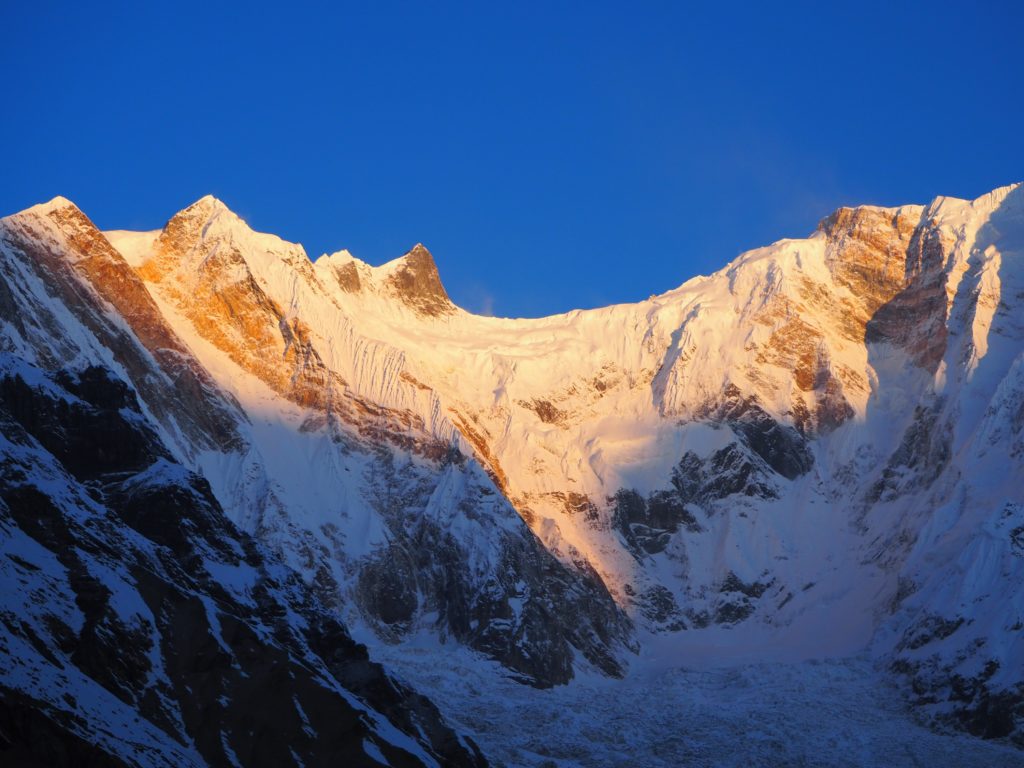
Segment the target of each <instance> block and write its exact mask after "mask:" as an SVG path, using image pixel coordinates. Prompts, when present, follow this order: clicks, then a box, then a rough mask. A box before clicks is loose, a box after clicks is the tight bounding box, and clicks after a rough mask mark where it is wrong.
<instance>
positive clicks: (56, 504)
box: [0, 353, 483, 766]
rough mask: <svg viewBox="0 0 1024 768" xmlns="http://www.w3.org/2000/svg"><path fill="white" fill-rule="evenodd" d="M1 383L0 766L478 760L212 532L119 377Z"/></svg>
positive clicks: (316, 615) (290, 583) (226, 527)
mask: <svg viewBox="0 0 1024 768" xmlns="http://www.w3.org/2000/svg"><path fill="white" fill-rule="evenodd" d="M0 370H2V373H0V424H2V427H3V429H2V432H3V442H2V446H0V448H2V455H3V462H2V464H0V531H2V536H3V552H4V554H5V557H4V558H3V561H2V562H0V573H2V578H3V581H4V583H5V587H4V595H5V599H4V605H3V609H2V611H0V649H2V652H3V656H4V659H5V664H4V673H3V677H2V679H0V733H2V738H0V754H2V755H3V756H4V761H5V763H9V764H25V765H32V764H40V765H42V764H45V765H53V766H59V765H68V766H71V765H80V764H82V761H83V760H87V761H88V762H89V763H90V764H95V765H169V766H170V765H174V766H181V765H237V764H244V765H268V766H271V765H274V766H278V765H288V764H302V765H336V764H338V761H341V762H344V763H345V764H346V765H366V766H371V765H379V764H380V762H381V761H382V760H385V761H387V763H388V764H391V765H410V766H411V765H424V764H427V765H429V764H434V765H437V764H445V765H448V764H463V765H482V764H483V759H482V757H481V756H480V755H479V753H478V752H477V751H476V750H475V747H474V746H473V745H472V743H470V742H467V741H463V740H460V739H459V738H458V737H457V736H456V735H455V734H454V733H453V732H452V731H451V730H450V729H449V728H448V727H447V726H446V725H445V724H444V722H443V721H442V720H441V718H440V716H439V715H438V713H437V711H436V710H435V709H434V708H433V706H432V705H431V704H430V703H429V702H428V701H427V700H426V699H424V698H423V697H421V696H419V695H417V694H415V693H413V692H412V691H410V690H408V689H406V688H404V687H403V686H401V685H400V684H398V683H396V682H394V681H393V680H391V679H390V678H389V677H388V676H387V675H386V674H385V673H384V671H383V670H382V669H381V668H380V667H379V666H378V665H375V664H373V663H372V662H370V661H369V658H368V656H367V653H366V650H365V648H363V647H362V646H360V645H358V644H357V643H355V642H354V641H353V640H352V639H351V637H350V636H349V634H348V632H347V631H346V629H345V627H344V626H343V625H342V624H341V623H340V622H339V621H338V620H337V618H336V617H334V616H333V615H331V614H330V613H329V612H328V611H326V610H325V609H324V608H323V607H321V606H320V604H319V602H318V601H317V599H316V597H315V595H314V594H312V593H311V591H310V590H309V588H308V587H307V586H306V585H305V584H303V583H302V582H301V581H300V580H299V579H298V578H297V577H296V576H295V575H294V574H293V573H291V572H290V571H288V570H287V569H285V568H284V567H283V566H282V565H281V564H280V563H278V562H277V561H276V559H275V558H273V557H272V556H268V555H267V554H265V551H264V549H263V547H262V546H261V545H260V544H258V543H257V542H255V541H253V540H252V539H251V538H250V537H248V536H246V535H245V534H244V533H242V532H240V531H238V530H237V529H236V528H235V526H233V525H232V524H231V523H230V522H229V521H228V519H227V517H226V516H225V515H224V512H223V510H222V509H221V508H220V506H219V505H218V503H217V500H216V498H215V497H214V496H213V494H212V493H211V491H210V487H209V484H208V483H207V482H206V481H205V480H203V479H202V478H201V477H200V476H198V475H196V474H194V473H192V472H190V471H188V470H187V469H185V468H184V467H183V466H181V465H180V464H178V463H177V462H175V461H174V459H173V457H172V456H171V454H170V452H169V451H168V450H167V448H166V447H165V446H163V445H162V444H161V443H160V440H159V438H158V437H157V435H156V433H155V432H154V431H153V430H152V429H151V428H150V427H149V425H148V424H147V419H146V418H145V415H144V414H143V412H142V410H141V409H140V406H139V402H138V400H137V399H136V397H135V394H134V392H133V390H132V389H131V387H129V386H128V385H127V384H126V383H125V382H124V381H122V380H120V379H118V378H117V377H116V376H115V375H114V374H113V373H112V372H111V371H110V370H108V369H105V368H100V367H88V368H84V369H81V370H68V369H61V370H59V371H56V372H53V373H49V374H48V373H45V372H43V371H42V370H41V369H39V368H37V367H35V366H33V365H30V364H28V363H26V362H25V361H24V360H22V359H19V358H17V357H14V356H12V355H10V354H7V353H5V354H4V355H3V358H2V360H0Z"/></svg>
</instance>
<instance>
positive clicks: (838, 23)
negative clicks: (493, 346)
mask: <svg viewBox="0 0 1024 768" xmlns="http://www.w3.org/2000/svg"><path fill="white" fill-rule="evenodd" d="M640 5H642V7H640V8H638V7H636V6H640ZM686 5H687V4H684V3H645V4H636V3H629V4H627V3H599V2H598V3H561V2H544V3H515V4H499V3H467V4H448V3H423V4H413V3H376V2H374V3H358V4H356V3H352V4H349V3H344V2H342V3H331V4H323V5H315V4H301V3H290V4H287V5H286V4H281V5H261V4H258V3H256V4H253V3H248V4H244V5H243V4H237V5H230V4H215V5H213V7H211V4H205V3H174V4H170V3H168V4H158V3H130V4H115V3H111V4H102V3H97V4H91V3H74V4H71V3H68V4H62V3H45V2H38V3H27V2H17V3H15V2H7V3H4V5H3V8H2V10H0V30H2V31H0V35H2V44H0V73H3V76H2V77H3V79H2V82H3V86H4V96H3V103H4V109H3V114H2V119H0V146H2V147H3V151H4V170H3V174H2V176H0V178H2V180H3V181H2V183H0V212H2V213H5V214H6V213H11V212H14V211H16V210H20V209H22V208H24V207H27V206H28V205H30V204H32V203H35V202H39V201H42V200H46V199H49V198H50V197H53V196H54V195H57V194H62V195H64V196H66V197H69V198H71V199H72V200H74V201H75V202H76V203H78V204H79V205H80V206H81V207H82V208H83V210H85V212H86V213H88V214H89V215H90V216H91V217H92V218H93V220H94V221H95V222H96V223H97V224H98V225H99V226H100V227H102V228H145V229H153V228H157V227H159V226H161V225H162V224H163V223H164V221H165V220H166V219H167V218H168V217H169V216H170V215H171V214H173V213H174V212H175V211H177V210H179V209H180V208H182V207H184V206H185V205H187V204H188V203H190V202H192V201H194V200H195V199H197V198H199V197H201V196H202V195H204V194H207V193H212V194H215V195H217V196H218V197H220V198H221V199H223V200H224V201H225V202H226V203H227V204H228V205H229V206H230V207H231V208H232V209H234V210H235V211H236V212H238V213H239V214H240V215H242V216H243V217H244V218H246V220H247V221H248V222H249V223H250V225H251V226H253V227H254V228H256V229H259V230H263V231H269V232H274V233H276V234H279V235H281V236H282V237H285V238H287V239H289V240H294V241H298V242H301V243H303V244H304V245H305V246H306V249H307V251H309V252H310V254H311V255H312V256H314V257H315V256H316V255H318V254H320V253H322V252H324V251H334V250H338V249H340V248H348V249H349V250H351V251H352V252H353V253H354V254H355V255H357V256H359V257H360V258H362V259H364V260H366V261H369V262H370V263H374V264H377V263H382V262H384V261H386V260H388V259H391V258H394V257H396V256H399V255H401V254H402V253H403V252H404V251H405V250H407V249H408V248H409V247H411V246H412V245H413V244H415V243H416V242H419V241H422V242H423V243H424V244H426V245H427V247H428V248H430V249H431V251H432V252H433V253H434V256H435V258H436V260H437V262H438V265H439V267H440V269H441V274H442V278H443V279H444V282H445V284H446V285H447V287H448V289H449V292H450V293H451V294H452V296H453V298H454V299H455V300H456V301H457V302H458V303H460V304H462V305H463V306H465V307H467V308H468V309H471V310H475V311H486V310H492V311H494V312H495V313H497V314H501V315H512V316H536V315H541V314H548V313H552V312H557V311H566V310H569V309H572V308H576V307H592V306H599V305H603V304H608V303H614V302H621V301H634V300H638V299H642V298H646V297H647V296H648V295H650V294H652V293H656V292H661V291H664V290H668V289H670V288H673V287H675V286H676V285H679V284H680V283H682V282H683V281H685V280H686V279H688V278H689V277H692V276H694V275H696V274H703V273H708V272H710V271H714V270H715V269H717V268H719V267H721V266H723V265H724V264H726V263H727V262H728V261H729V260H731V259H732V258H733V257H734V256H735V255H736V254H738V253H739V252H740V251H742V250H744V249H747V248H751V247H755V246H758V245H764V244H767V243H769V242H771V241H773V240H777V239H779V238H781V237H793V236H803V235H806V234H807V233H809V232H810V231H812V230H813V228H814V227H815V225H816V222H817V221H818V220H819V219H820V218H821V217H823V216H824V215H826V214H827V213H829V212H830V211H831V210H832V209H834V208H836V207H837V206H839V205H843V204H855V203H875V204H899V203H905V202H927V201H928V200H930V199H931V198H933V197H934V196H936V195H938V194H948V195H955V196H959V197H972V196H976V195H979V194H982V193H984V192H986V191H988V190H989V189H991V188H993V187H996V186H1001V185H1003V184H1007V183H1010V182H1012V181H1018V180H1021V179H1024V55H1022V49H1021V39H1022V30H1024V4H1021V3H1020V2H994V3H986V2H980V3H963V2H961V3H956V4H946V3H942V2H931V3H920V4H903V3H886V4H882V3H879V4H874V3H870V2H858V3H843V4H838V3H835V4H833V3H824V4H820V3H813V4H812V3H806V4H805V3H798V4H785V5H779V4H768V3H763V4H761V3H758V4H753V3H751V4H742V3H738V4H726V3H717V4H714V6H712V5H706V6H698V7H691V8H687V7H686ZM139 6H145V7H139Z"/></svg>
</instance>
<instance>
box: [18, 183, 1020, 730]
mask: <svg viewBox="0 0 1024 768" xmlns="http://www.w3.org/2000/svg"><path fill="white" fill-rule="evenodd" d="M1022 199H1024V191H1022V188H1021V187H1019V186H1017V187H1007V188H1004V189H1001V190H996V191H995V192H993V193H991V194H989V195H986V196H985V197H983V198H979V199H978V200H976V201H970V202H968V201H960V200H953V199H948V198H940V199H938V200H936V201H934V202H933V203H931V204H930V205H928V206H905V207H902V208H895V209H883V208H875V207H861V208H853V209H845V208H844V209H841V210H839V211H837V212H836V213H835V214H833V215H832V216H830V217H828V218H827V219H826V220H824V221H823V222H822V224H821V225H820V227H819V228H818V230H817V231H816V232H815V233H814V234H812V235H811V236H810V237H809V238H807V239H802V240H783V241H780V242H778V243H775V244H773V245H771V246H768V247H766V248H762V249H758V250H755V251H751V252H749V253H746V254H743V255H741V256H740V257H739V258H738V259H736V260H735V261H734V262H733V263H732V264H730V265H728V266H727V267H726V268H725V269H723V270H722V271H720V272H718V273H716V274H714V275H711V276H708V277H700V278H696V279H694V280H691V281H689V282H688V283H686V284H684V285H682V286H681V287H679V288H677V289H675V290H673V291H670V292H668V293H666V294H662V295H660V296H655V297H652V298H651V299H650V300H648V301H646V302H642V303H639V304H635V305H623V306H616V307H608V308H605V309H600V310H594V311H588V312H571V313H568V314H566V315H559V316H555V317H550V318H541V319H536V320H508V319H501V318H485V317H476V316H473V315H471V314H468V313H466V312H464V311H463V310H461V309H459V308H458V307H456V306H455V305H453V304H452V303H451V301H450V299H449V297H448V296H447V293H446V292H445V290H444V288H443V285H442V284H441V282H440V278H439V276H438V273H437V269H436V266H435V264H434V261H433V258H432V257H431V256H430V254H429V253H428V252H427V251H426V249H425V248H423V247H422V246H417V247H416V248H414V249H412V250H411V251H410V252H409V253H408V254H406V255H405V256H404V257H402V258H400V259H398V260H396V261H394V262H391V263H389V264H385V265H383V266H381V267H371V266H369V265H367V264H364V263H363V262H361V261H359V260H358V259H355V258H354V257H352V256H351V255H350V254H348V253H347V252H344V251H342V252H339V253H337V254H334V255H332V256H323V257H321V258H320V259H318V260H316V261H315V262H310V260H309V259H308V258H307V256H306V254H305V252H304V251H303V250H302V248H301V247H300V246H297V245H293V244H290V243H286V242H284V241H281V240H280V239H278V238H276V237H273V236H271V235H263V234H259V233H255V232H252V231H251V230H250V229H249V228H248V227H247V226H246V225H245V224H244V222H242V221H241V220H240V219H238V218H237V217H236V216H234V214H232V213H231V212H230V211H229V210H228V209H227V208H226V207H225V206H224V205H223V204H222V203H220V202H219V201H216V200H214V199H212V198H204V199H203V200H200V201H199V202H197V203H196V204H194V205H193V206H190V207H189V208H186V209H185V210H184V211H182V212H181V213H179V214H177V215H176V216H174V217H172V219H171V220H170V221H169V222H168V224H167V226H166V227H165V228H164V229H163V230H162V231H160V232H154V233H125V232H111V233H106V235H104V234H101V233H98V232H96V231H95V228H93V227H91V224H89V223H88V220H87V219H85V217H84V216H83V215H82V214H81V213H80V212H77V209H73V206H70V204H66V201H63V202H55V203H52V204H50V205H49V206H47V207H43V208H37V209H30V210H29V211H27V212H25V213H23V214H19V215H17V216H14V217H10V218H9V219H6V220H4V233H5V234H4V238H5V250H4V259H3V260H2V263H0V268H2V269H3V270H4V272H3V275H4V277H5V280H3V281H0V306H2V307H4V308H5V317H10V318H11V320H9V321H8V324H7V325H6V326H5V337H4V342H3V343H4V345H5V346H4V348H5V349H6V350H8V351H9V352H11V353H12V354H15V355H16V356H20V357H21V358H23V359H26V360H29V361H31V362H33V363H35V364H37V365H39V366H40V367H41V368H43V369H44V370H47V371H51V372H53V371H57V370H59V369H62V368H71V369H73V370H78V368H75V367H74V366H72V365H71V363H73V362H77V363H78V364H79V368H80V367H81V365H86V364H88V365H102V366H105V367H107V368H109V369H111V370H113V371H115V373H116V374H117V376H118V377H120V378H121V379H123V380H124V381H125V382H127V383H128V385H129V386H130V387H131V389H132V390H133V391H134V392H135V393H136V395H137V398H138V402H139V408H140V412H141V413H143V414H144V416H145V417H146V418H147V419H149V420H150V421H151V423H152V425H153V429H154V430H155V431H157V432H158V433H159V434H160V436H161V440H162V442H163V444H164V445H166V446H168V448H167V450H168V452H169V456H170V457H171V458H172V459H173V460H175V461H177V462H179V463H180V464H181V465H182V466H184V467H186V468H187V469H188V470H189V471H191V472H193V473H195V475H196V476H197V477H202V478H204V479H205V481H206V482H208V483H209V487H210V493H211V494H212V498H214V499H215V500H216V503H217V504H219V505H220V507H221V508H222V509H223V510H224V513H225V514H226V515H227V517H228V518H229V519H230V520H231V521H232V522H233V523H234V524H236V525H237V526H239V527H240V528H241V529H242V530H243V531H245V532H246V534H248V535H251V536H252V537H253V538H254V539H255V540H256V541H259V542H261V543H262V544H264V545H265V546H267V547H268V548H270V549H271V550H273V551H274V552H275V554H276V556H279V557H281V558H282V559H283V561H284V562H285V563H286V564H287V566H288V567H289V568H291V569H292V570H293V571H294V572H296V573H297V574H299V577H300V578H301V580H302V582H303V583H304V584H306V585H308V587H309V589H311V590H312V591H313V592H314V593H315V594H316V595H317V597H318V599H319V600H320V601H321V603H322V604H323V605H324V606H325V607H326V609H327V610H328V611H329V612H330V613H331V614H332V615H334V616H336V617H340V618H341V619H343V620H344V621H346V622H348V623H349V624H350V625H351V626H353V627H356V628H357V629H358V631H360V632H362V633H365V636H366V637H367V638H368V639H370V641H371V642H372V643H394V642H403V641H407V640H410V639H412V638H417V639H418V640H419V641H422V640H423V639H424V638H430V642H446V641H449V640H451V641H456V642H459V643H463V644H466V645H468V646H469V647H471V648H474V649H476V650H478V651H481V652H482V653H484V654H486V655H488V656H490V657H491V658H493V659H495V660H497V661H499V662H500V663H501V664H503V665H505V666H506V667H507V668H508V669H509V670H511V671H512V672H513V673H514V674H515V675H516V676H518V677H519V678H520V679H522V680H524V681H527V682H530V683H532V684H534V685H540V686H546V685H552V684H557V683H563V682H566V681H568V680H570V679H571V678H572V677H573V675H574V674H575V673H576V672H577V671H579V670H580V669H596V670H599V671H600V672H603V673H605V674H608V675H613V676H614V675H620V674H622V673H623V672H624V670H625V669H626V668H627V667H628V666H629V665H630V664H631V663H633V659H634V658H635V656H634V652H635V651H636V650H637V649H638V648H643V647H645V645H646V644H648V643H650V642H653V641H654V640H656V641H657V643H658V644H659V647H664V646H663V644H664V643H665V642H668V640H666V638H669V639H670V642H671V643H672V644H674V645H673V647H675V648H676V649H677V652H678V653H679V654H680V657H681V658H682V657H685V655H686V654H687V652H688V650H687V649H688V648H690V647H699V646H702V645H704V646H706V645H708V644H719V645H722V646H729V647H733V646H736V645H737V644H739V645H744V644H745V645H749V647H750V649H752V650H751V652H754V650H756V649H757V648H759V647H768V646H777V645H782V646H785V647H789V648H793V649H796V650H794V651H793V653H796V654H798V655H799V654H800V653H805V654H808V655H815V654H825V655H838V654H843V653H850V652H854V651H860V650H863V649H864V648H866V647H870V648H871V649H872V650H873V652H874V653H876V654H877V655H878V656H879V658H882V659H885V660H886V663H888V664H891V665H893V666H894V668H895V669H898V670H899V671H900V672H901V673H904V674H905V675H906V679H907V680H908V681H910V683H911V685H912V689H913V691H914V693H913V695H914V696H915V697H916V698H917V701H918V703H919V704H920V705H921V706H922V707H923V711H926V712H928V713H930V714H932V715H934V716H935V717H936V718H940V719H946V720H951V721H955V722H957V723H960V724H963V725H965V727H968V728H969V729H971V730H972V731H973V732H976V733H979V734H982V735H1005V734H1012V733H1016V734H1019V733H1020V732H1021V731H1020V728H1021V718H1022V716H1024V713H1022V709H1021V706H1022V705H1021V684H1022V680H1021V678H1020V673H1019V670H1020V669H1021V660H1022V659H1024V648H1022V647H1021V645H1020V642H1019V640H1018V638H1019V636H1020V633H1019V623H1020V621H1022V620H1024V605H1022V603H1021V600H1022V599H1024V590H1022V589H1021V585H1022V583H1024V582H1022V579H1021V576H1022V575H1024V574H1022V572H1021V568H1022V561H1021V558H1020V557H1019V551H1018V550H1019V549H1020V547H1019V546H1018V543H1019V542H1017V539H1019V538H1020V536H1018V533H1019V531H1018V529H1019V528H1020V527H1021V525H1024V523H1020V524H1018V523H1019V522H1020V521H1017V520H1016V518H1017V517H1019V515H1018V512H1019V510H1020V509H1021V508H1022V505H1024V495H1022V494H1024V486H1022V484H1021V483H1020V481H1019V478H1020V477H1024V467H1022V466H1021V462H1022V461H1024V458H1022V457H1024V449H1021V447H1020V443H1021V440H1022V439H1024V438H1022V436H1021V428H1022V424H1024V416H1021V413H1020V411H1021V408H1020V402H1021V395H1020V392H1021V387H1020V386H1019V385H1020V381H1019V379H1020V368H1021V365H1022V360H1024V357H1022V355H1024V327H1022V326H1021V323H1020V322H1019V320H1018V317H1019V315H1020V311H1021V308H1022V306H1024V304H1022V302H1024V263H1022V260H1024V239H1022V238H1024V202H1022ZM41 270H45V274H44V273H43V272H42V271H41ZM51 275H65V277H62V278H60V280H62V281H63V282H60V281H59V280H57V279H55V278H53V277H51ZM44 284H45V285H58V286H63V287H59V288H58V289H57V290H52V289H47V288H43V287H42V286H43V285H44ZM65 306H66V307H68V310H67V311H65V310H62V309H59V308H60V307H65ZM54 307H58V309H54ZM76 307H77V309H76ZM118 318H123V320H118ZM82 328H85V329H86V330H87V331H88V332H87V333H86V332H84V331H83V330H82ZM39 339H44V341H40V340H39ZM69 340H72V341H69ZM172 362H173V363H174V365H175V366H177V367H171V363H172ZM186 401H187V405H183V406H182V407H180V408H178V407H175V405H176V404H177V403H178V402H182V403H185V402H186ZM1014 627H1017V629H1014Z"/></svg>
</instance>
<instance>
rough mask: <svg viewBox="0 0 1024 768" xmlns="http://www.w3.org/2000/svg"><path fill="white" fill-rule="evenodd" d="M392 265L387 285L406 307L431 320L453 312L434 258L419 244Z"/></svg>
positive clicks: (452, 306)
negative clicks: (427, 316) (428, 316)
mask: <svg viewBox="0 0 1024 768" xmlns="http://www.w3.org/2000/svg"><path fill="white" fill-rule="evenodd" d="M392 264H393V267H392V271H391V275H390V277H389V278H388V285H390V286H391V288H392V289H393V290H394V292H395V293H396V294H397V295H398V296H399V298H401V299H402V301H404V302H405V303H406V304H407V305H409V306H411V307H412V308H413V309H415V310H416V311H417V312H419V313H421V314H424V315H430V316H433V317H436V316H439V315H447V314H450V313H451V312H453V311H454V309H455V305H454V304H452V300H451V299H450V298H449V297H448V292H447V291H446V290H445V289H444V285H443V284H442V283H441V275H440V274H439V273H438V271H437V264H436V263H435V262H434V257H433V256H432V255H431V254H430V251H428V250H427V249H426V247H425V246H424V245H423V243H416V245H414V246H413V247H412V248H411V249H410V250H409V251H408V252H407V253H406V254H405V255H404V256H402V257H401V258H399V259H396V260H395V261H394V262H392Z"/></svg>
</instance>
